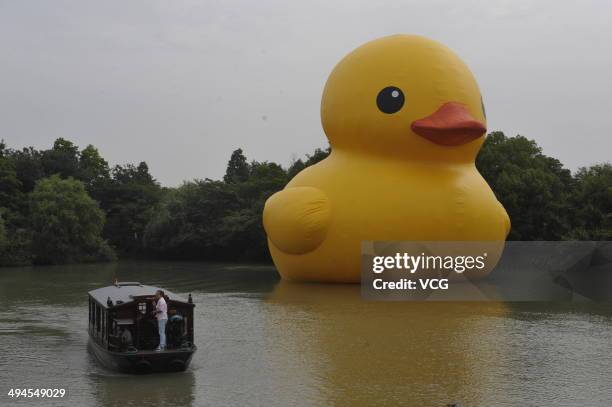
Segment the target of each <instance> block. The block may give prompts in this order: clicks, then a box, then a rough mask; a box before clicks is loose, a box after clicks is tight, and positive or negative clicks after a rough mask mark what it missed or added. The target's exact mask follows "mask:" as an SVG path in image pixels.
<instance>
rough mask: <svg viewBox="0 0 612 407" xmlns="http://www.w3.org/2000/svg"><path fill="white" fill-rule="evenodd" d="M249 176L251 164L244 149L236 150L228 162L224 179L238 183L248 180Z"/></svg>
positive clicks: (227, 181)
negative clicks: (243, 151)
mask: <svg viewBox="0 0 612 407" xmlns="http://www.w3.org/2000/svg"><path fill="white" fill-rule="evenodd" d="M248 178H249V164H248V163H247V159H246V157H245V156H244V154H243V153H242V149H240V148H239V149H237V150H234V152H233V153H232V156H231V158H230V160H229V162H228V163H227V169H226V170H225V175H224V176H223V181H225V182H226V183H228V184H230V183H237V182H243V181H246V180H247V179H248Z"/></svg>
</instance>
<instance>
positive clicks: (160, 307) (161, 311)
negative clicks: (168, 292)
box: [154, 290, 168, 351]
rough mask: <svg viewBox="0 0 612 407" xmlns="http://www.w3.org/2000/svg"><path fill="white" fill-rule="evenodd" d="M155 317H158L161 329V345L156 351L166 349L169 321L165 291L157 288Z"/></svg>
mask: <svg viewBox="0 0 612 407" xmlns="http://www.w3.org/2000/svg"><path fill="white" fill-rule="evenodd" d="M154 314H155V318H157V327H158V329H159V346H158V347H157V349H155V350H156V351H162V350H166V322H168V305H167V304H166V300H165V299H164V292H163V291H162V290H157V291H156V292H155V311H154Z"/></svg>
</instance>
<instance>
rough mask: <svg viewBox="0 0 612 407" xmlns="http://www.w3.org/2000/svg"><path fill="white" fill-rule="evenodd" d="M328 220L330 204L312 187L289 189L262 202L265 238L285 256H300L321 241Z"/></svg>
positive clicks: (329, 217) (318, 190) (325, 231)
mask: <svg viewBox="0 0 612 407" xmlns="http://www.w3.org/2000/svg"><path fill="white" fill-rule="evenodd" d="M330 219H331V203H330V201H329V199H328V198H327V196H326V195H325V193H324V192H323V191H321V190H320V189H317V188H313V187H290V188H286V189H284V190H282V191H280V192H277V193H275V194H274V195H272V196H271V197H270V198H268V200H267V201H266V205H265V207H264V212H263V224H264V229H265V230H266V233H267V234H268V239H270V241H271V242H272V243H273V244H274V246H276V247H277V248H278V249H279V250H281V251H283V252H285V253H288V254H304V253H308V252H310V251H312V250H314V249H316V248H317V247H318V246H319V245H320V244H321V242H323V240H324V239H325V235H326V233H327V229H328V226H329V222H330Z"/></svg>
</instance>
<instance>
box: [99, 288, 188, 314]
mask: <svg viewBox="0 0 612 407" xmlns="http://www.w3.org/2000/svg"><path fill="white" fill-rule="evenodd" d="M157 290H163V291H164V294H165V295H166V297H168V298H169V299H170V300H172V301H178V302H184V303H186V304H187V300H185V299H184V298H182V297H179V296H178V295H176V294H174V293H173V292H170V291H168V290H164V289H163V288H160V287H154V286H151V285H144V284H140V283H137V282H117V283H115V284H113V285H109V286H108V287H101V288H97V289H95V290H92V291H90V292H89V295H90V296H91V297H92V298H93V299H94V300H95V301H97V302H98V303H99V304H100V305H102V306H103V307H105V308H109V306H108V304H107V301H108V299H109V298H110V299H111V301H112V302H113V304H112V305H111V306H117V305H124V304H127V303H130V302H134V299H135V298H137V297H152V296H154V295H155V293H156V292H157Z"/></svg>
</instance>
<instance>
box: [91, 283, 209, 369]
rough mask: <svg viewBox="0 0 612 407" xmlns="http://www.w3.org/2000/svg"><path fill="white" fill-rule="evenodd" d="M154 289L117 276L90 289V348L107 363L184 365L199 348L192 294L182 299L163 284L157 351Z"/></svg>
mask: <svg viewBox="0 0 612 407" xmlns="http://www.w3.org/2000/svg"><path fill="white" fill-rule="evenodd" d="M157 290H160V288H159V287H153V286H149V285H143V284H140V283H136V282H125V283H120V282H115V284H113V285H111V286H108V287H102V288H98V289H96V290H93V291H90V292H89V338H90V340H89V345H88V348H89V349H90V351H91V352H92V353H93V354H94V356H95V357H96V359H98V360H99V361H100V362H101V363H102V364H103V365H104V366H105V367H107V368H110V369H114V370H118V371H121V372H126V373H150V372H176V371H183V370H185V369H187V367H188V366H189V362H191V358H192V356H193V354H194V353H195V351H196V349H197V348H196V346H195V345H194V343H193V310H194V307H195V305H194V304H193V301H192V299H191V294H189V298H188V299H187V300H185V299H183V298H180V297H179V296H177V295H176V294H174V293H171V292H168V291H166V290H164V294H165V299H166V302H167V305H168V322H167V324H166V342H167V346H166V349H165V350H162V351H156V350H155V349H156V347H157V345H158V344H159V334H158V328H157V320H156V319H155V316H153V310H154V305H153V299H154V296H155V293H156V292H157Z"/></svg>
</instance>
